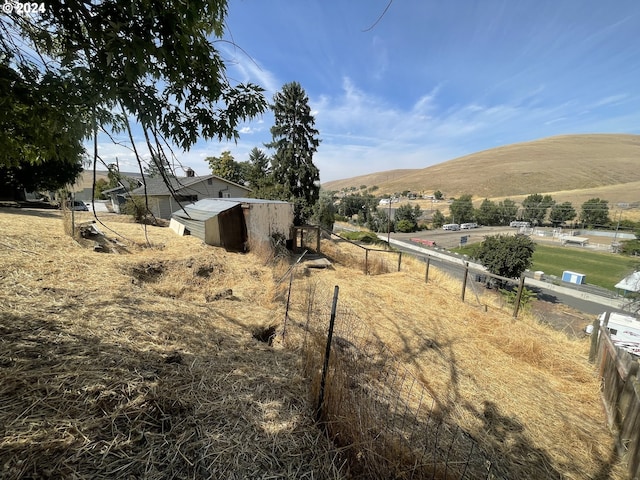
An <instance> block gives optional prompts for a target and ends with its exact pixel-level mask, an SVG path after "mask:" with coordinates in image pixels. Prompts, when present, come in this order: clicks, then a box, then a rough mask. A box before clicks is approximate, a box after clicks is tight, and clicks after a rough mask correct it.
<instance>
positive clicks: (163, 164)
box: [142, 155, 174, 178]
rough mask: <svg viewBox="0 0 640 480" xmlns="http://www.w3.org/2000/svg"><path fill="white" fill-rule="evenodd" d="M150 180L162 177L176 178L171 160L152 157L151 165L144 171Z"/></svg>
mask: <svg viewBox="0 0 640 480" xmlns="http://www.w3.org/2000/svg"><path fill="white" fill-rule="evenodd" d="M142 171H143V172H144V174H145V176H147V177H149V178H155V177H162V175H163V174H164V175H167V176H174V175H173V170H172V169H171V164H169V160H167V159H166V157H164V156H161V155H160V156H158V155H152V157H151V160H149V163H147V165H146V166H145V167H144V168H143V170H142Z"/></svg>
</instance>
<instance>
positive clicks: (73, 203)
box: [65, 200, 89, 212]
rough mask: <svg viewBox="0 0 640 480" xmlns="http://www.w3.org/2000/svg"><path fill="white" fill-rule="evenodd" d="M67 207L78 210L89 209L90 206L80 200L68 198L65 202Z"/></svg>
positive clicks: (84, 210)
mask: <svg viewBox="0 0 640 480" xmlns="http://www.w3.org/2000/svg"><path fill="white" fill-rule="evenodd" d="M65 208H66V209H67V210H75V211H76V212H88V211H89V207H87V205H86V204H85V203H84V202H81V201H80V200H67V202H65Z"/></svg>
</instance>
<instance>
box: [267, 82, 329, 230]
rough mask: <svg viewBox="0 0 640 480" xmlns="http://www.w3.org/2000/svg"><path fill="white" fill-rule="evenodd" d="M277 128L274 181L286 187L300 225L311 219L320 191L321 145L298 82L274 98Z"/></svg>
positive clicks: (273, 129)
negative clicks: (315, 157) (317, 163)
mask: <svg viewBox="0 0 640 480" xmlns="http://www.w3.org/2000/svg"><path fill="white" fill-rule="evenodd" d="M271 109H272V110H273V113H274V117H275V125H274V126H273V127H271V136H272V142H271V143H269V144H267V145H266V146H267V147H268V148H272V149H274V150H275V153H274V154H273V158H272V169H273V170H272V171H273V178H274V181H275V183H276V184H278V185H280V186H282V187H283V190H284V192H283V197H284V198H282V200H287V201H290V202H293V204H294V212H295V218H294V223H295V224H296V225H302V224H304V223H305V222H306V221H307V219H308V218H309V217H310V216H311V213H312V208H313V205H314V204H315V203H316V201H317V200H318V196H319V191H320V171H319V170H318V168H317V167H316V166H315V165H314V163H313V154H314V153H315V152H316V150H317V149H318V146H319V145H320V139H319V138H318V134H319V132H318V130H316V129H315V128H314V125H315V119H314V118H313V115H311V107H310V106H309V99H308V97H307V94H306V93H305V91H304V89H303V88H302V87H301V86H300V84H299V83H297V82H292V83H287V84H285V85H284V86H283V87H282V91H281V92H277V93H276V94H275V95H274V97H273V104H272V105H271Z"/></svg>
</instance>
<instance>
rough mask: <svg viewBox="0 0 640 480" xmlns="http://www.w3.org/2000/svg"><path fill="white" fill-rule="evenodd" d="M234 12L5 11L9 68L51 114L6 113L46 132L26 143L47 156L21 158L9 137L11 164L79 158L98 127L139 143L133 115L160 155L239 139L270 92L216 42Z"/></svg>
mask: <svg viewBox="0 0 640 480" xmlns="http://www.w3.org/2000/svg"><path fill="white" fill-rule="evenodd" d="M226 13H227V2H226V0H193V1H190V2H121V1H119V0H95V1H91V2H85V1H81V0H69V1H66V0H65V1H62V0H51V1H49V2H47V8H46V9H45V10H44V12H43V13H41V14H39V15H34V16H21V15H20V14H19V13H18V12H17V11H14V13H11V14H8V15H2V16H0V30H2V32H3V37H4V39H7V41H0V59H9V60H8V61H6V60H5V63H4V65H5V67H7V68H8V69H9V70H11V74H12V75H13V76H14V77H17V78H18V81H17V83H18V84H21V85H23V86H25V87H26V88H29V89H31V90H32V91H33V92H34V93H35V94H36V98H38V100H39V103H40V105H41V106H43V108H45V109H47V110H48V113H47V114H46V115H44V116H42V115H40V112H39V110H38V109H37V108H33V109H31V110H29V111H23V113H24V112H27V113H28V118H19V117H20V112H19V111H18V110H16V109H12V110H11V111H12V115H10V116H9V117H5V118H8V121H10V122H13V123H14V124H16V125H17V126H18V128H20V129H21V130H23V131H27V130H28V129H31V128H30V125H36V124H37V125H38V130H39V134H38V136H37V137H36V136H34V137H32V138H30V139H28V141H27V142H22V140H21V139H18V142H19V143H23V145H24V147H23V148H28V149H30V150H33V151H34V152H37V153H36V154H35V155H33V156H30V155H27V156H25V155H16V154H15V150H16V145H15V143H16V142H15V141H12V140H11V138H10V136H5V135H3V136H0V151H6V152H9V151H11V153H10V154H9V155H8V156H6V157H5V158H3V161H4V162H6V161H7V158H10V159H11V161H13V162H19V163H20V164H23V163H30V164H34V163H37V162H36V160H37V159H39V160H40V161H45V160H46V161H50V159H52V158H53V157H54V155H51V152H52V151H56V150H63V149H68V150H71V154H69V153H65V154H62V152H60V151H59V152H58V153H57V155H59V158H61V159H64V160H65V161H66V162H71V163H74V162H77V159H78V157H79V153H78V152H77V151H76V150H77V149H76V147H77V145H78V144H80V145H82V143H83V140H84V139H86V138H87V137H88V136H90V135H92V134H93V132H94V131H96V130H97V128H98V127H100V128H101V129H104V130H105V131H107V132H109V131H115V132H122V131H126V132H128V133H129V136H130V138H131V139H133V135H132V134H131V130H130V120H129V119H130V118H133V119H134V121H135V122H137V123H138V124H139V125H140V126H141V127H142V131H143V134H142V137H143V138H144V143H145V147H146V148H147V149H148V150H149V152H150V153H151V155H152V157H154V158H162V157H164V156H165V155H164V153H163V152H164V151H166V150H167V147H168V146H172V145H173V146H177V147H178V148H180V149H182V150H188V149H189V148H190V147H192V146H193V145H194V144H195V143H196V142H197V141H199V140H200V139H213V138H217V139H219V140H223V139H237V138H238V137H239V133H238V125H239V123H240V122H241V121H243V120H247V119H249V118H252V117H255V116H256V115H258V114H260V113H262V112H264V111H265V109H266V106H267V104H266V101H265V99H264V96H263V94H262V92H263V89H262V88H260V87H258V86H256V85H252V84H232V83H231V82H230V80H229V79H230V77H229V76H228V75H226V72H225V64H224V61H223V58H222V56H221V55H220V53H219V52H218V51H217V50H216V49H215V48H214V42H213V41H212V40H211V38H212V37H213V38H216V37H217V38H220V37H222V36H223V33H224V25H225V16H226ZM17 39H19V41H18V40H17ZM34 59H37V60H35V61H34ZM1 78H3V79H5V78H8V75H2V77H1ZM38 85H44V86H46V88H45V89H43V90H41V91H39V90H38V89H37V88H35V87H36V86H38ZM0 98H6V97H5V96H4V95H2V96H0ZM53 110H55V112H54V111H53ZM56 115H57V117H56ZM0 117H3V115H0ZM39 117H40V118H39ZM56 118H62V119H64V120H65V121H58V122H56V121H55V120H56ZM43 119H44V120H46V121H44V122H43V121H42V120H43ZM14 120H17V122H14ZM66 120H68V121H66ZM0 130H3V129H0ZM33 131H35V129H33ZM52 139H54V140H52ZM60 139H62V140H63V141H62V142H60V141H59V140H60ZM5 147H6V148H5ZM45 153H47V154H45ZM0 155H3V154H0ZM139 161H140V160H139ZM72 168H73V165H72ZM159 170H160V173H161V175H162V176H163V178H165V177H166V175H165V172H164V171H163V168H162V166H161V165H159Z"/></svg>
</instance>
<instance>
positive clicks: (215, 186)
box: [129, 175, 251, 220]
mask: <svg viewBox="0 0 640 480" xmlns="http://www.w3.org/2000/svg"><path fill="white" fill-rule="evenodd" d="M146 182H147V186H146V189H145V187H144V186H142V187H138V188H136V189H135V190H133V191H131V192H130V193H129V195H130V196H131V197H144V196H145V194H146V196H147V202H148V204H149V210H151V213H152V214H153V215H154V216H155V217H156V218H164V219H167V220H168V219H170V218H171V214H172V213H173V212H175V211H176V210H178V209H180V208H181V207H184V206H185V205H188V204H190V203H194V202H197V201H198V200H201V199H203V198H242V197H246V196H247V195H248V194H249V192H250V191H251V189H250V188H247V187H245V186H243V185H239V184H237V183H234V182H230V181H229V180H225V179H224V178H221V177H218V176H217V175H205V176H202V177H196V176H188V177H169V185H167V184H166V183H165V181H164V179H163V178H161V177H153V178H147V179H146Z"/></svg>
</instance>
